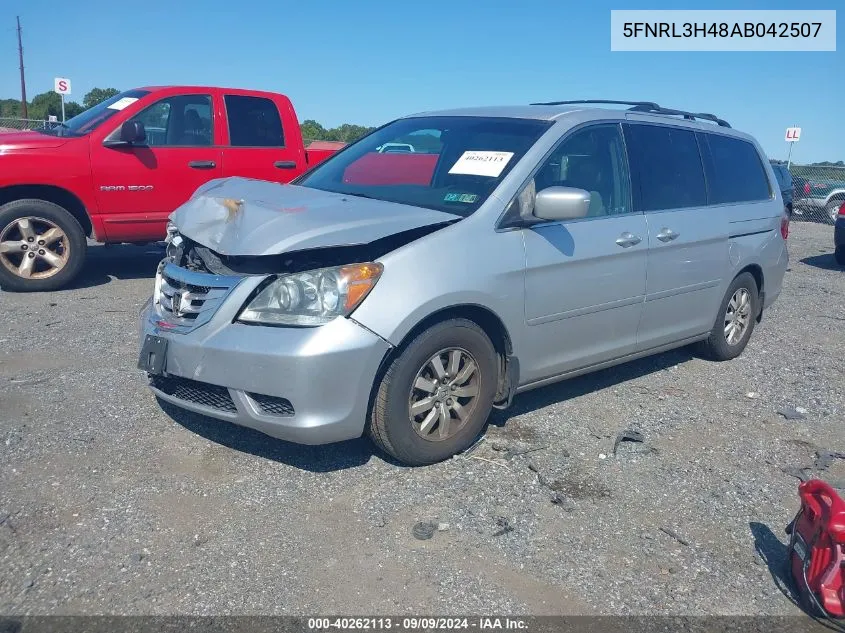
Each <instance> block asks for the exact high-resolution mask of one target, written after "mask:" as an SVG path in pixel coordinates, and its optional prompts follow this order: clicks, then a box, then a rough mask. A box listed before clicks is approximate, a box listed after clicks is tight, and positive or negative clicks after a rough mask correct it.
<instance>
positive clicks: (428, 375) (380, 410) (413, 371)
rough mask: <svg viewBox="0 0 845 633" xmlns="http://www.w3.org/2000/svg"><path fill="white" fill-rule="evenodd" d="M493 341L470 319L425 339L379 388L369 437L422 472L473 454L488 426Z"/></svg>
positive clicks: (447, 324) (438, 328)
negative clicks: (469, 450)
mask: <svg viewBox="0 0 845 633" xmlns="http://www.w3.org/2000/svg"><path fill="white" fill-rule="evenodd" d="M496 360H497V359H496V351H495V349H494V348H493V344H492V343H491V342H490V339H489V338H488V337H487V335H486V334H485V333H484V330H482V329H481V328H480V327H478V325H476V324H475V323H473V322H472V321H468V320H466V319H450V320H448V321H444V322H441V323H438V324H436V325H433V326H432V327H430V328H428V329H427V330H425V331H423V332H422V333H421V334H419V335H418V336H417V337H416V338H415V339H414V340H413V341H411V343H410V344H408V345H407V346H406V347H405V348H404V349H403V350H402V352H401V353H400V354H399V355H398V356H397V357H396V358H394V359H393V361H392V362H391V364H390V366H389V367H388V369H387V372H386V373H385V375H384V378H383V379H382V381H381V384H380V385H379V389H378V392H377V393H376V396H375V401H374V403H373V407H372V412H371V415H370V420H369V425H368V432H369V435H370V437H371V438H372V439H373V441H374V442H375V443H376V444H377V445H378V446H379V447H380V448H382V449H383V450H384V451H385V452H387V453H389V454H390V455H392V456H393V457H395V458H396V459H398V460H399V461H401V462H403V463H405V464H408V465H412V466H421V465H424V464H433V463H435V462H439V461H442V460H444V459H447V458H449V457H451V456H452V455H455V454H456V453H459V452H460V451H462V450H464V449H466V448H469V446H471V445H472V443H473V442H474V441H475V439H476V438H477V437H478V435H479V434H480V433H481V431H482V430H483V428H484V425H485V424H486V422H487V418H488V416H489V415H490V410H491V408H492V406H493V398H494V397H495V394H496V382H497V371H498V369H497V368H498V365H497V363H496Z"/></svg>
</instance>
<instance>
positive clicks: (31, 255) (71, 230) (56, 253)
mask: <svg viewBox="0 0 845 633" xmlns="http://www.w3.org/2000/svg"><path fill="white" fill-rule="evenodd" d="M87 246H88V245H87V242H86V240H85V232H84V231H83V230H82V227H81V226H80V225H79V222H78V221H77V220H76V218H74V217H73V216H72V215H71V214H70V213H68V212H67V211H65V209H63V208H62V207H60V206H58V205H56V204H53V203H52V202H47V201H45V200H34V199H27V200H15V201H14V202H9V203H8V204H5V205H3V206H2V207H0V287H2V288H3V289H4V290H7V291H14V292H34V291H45V290H57V289H58V288H61V287H62V286H64V285H65V284H67V283H68V282H69V281H70V280H71V279H73V278H74V277H76V275H77V274H78V273H79V271H80V270H81V269H82V265H83V264H84V262H85V254H86V250H87Z"/></svg>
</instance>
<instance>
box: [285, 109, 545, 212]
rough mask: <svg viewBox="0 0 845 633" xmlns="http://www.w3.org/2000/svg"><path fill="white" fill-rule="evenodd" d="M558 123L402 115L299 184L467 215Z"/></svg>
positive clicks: (326, 163)
mask: <svg viewBox="0 0 845 633" xmlns="http://www.w3.org/2000/svg"><path fill="white" fill-rule="evenodd" d="M550 126H551V123H550V122H549V121H540V120H534V119H512V118H502V117H460V116H457V117H446V116H444V117H437V116H432V117H415V118H409V119H399V120H398V121H394V122H393V123H389V124H388V125H386V126H384V127H383V128H381V129H378V130H376V131H375V132H373V133H372V134H369V135H368V136H365V137H364V138H362V139H361V140H359V141H357V142H356V143H353V144H352V145H350V146H348V147H346V148H344V149H343V150H342V151H340V152H338V153H337V154H335V155H333V156H332V157H330V158H329V159H328V160H326V161H325V162H323V163H321V164H320V165H318V166H317V167H316V168H315V169H314V170H313V171H312V172H310V173H308V174H306V175H305V176H303V177H302V178H300V179H298V180H296V181H294V182H295V184H297V185H301V186H305V187H311V188H314V189H321V190H323V191H333V192H336V193H343V194H347V195H353V196H361V197H364V198H375V199H378V200H385V201H389V202H398V203H400V204H407V205H413V206H419V207H426V208H429V209H435V210H438V211H446V212H447V213H453V214H455V215H459V216H463V217H466V216H468V215H470V214H472V213H473V212H474V211H475V210H476V209H478V207H480V206H481V205H482V204H483V203H484V201H485V200H487V198H488V197H489V195H490V194H491V193H492V192H493V190H494V189H495V188H496V187H497V186H498V185H499V183H500V182H501V181H502V179H503V178H504V177H505V176H506V175H507V174H508V173H509V172H510V170H511V169H512V168H513V166H514V165H516V163H517V162H519V160H520V159H521V158H522V157H523V155H524V154H525V152H527V151H528V149H529V148H530V147H531V146H532V145H534V143H535V142H536V141H537V139H539V138H540V136H542V134H543V133H544V132H545V131H546V130H548V129H549V127H550ZM409 146H410V147H409ZM391 150H399V151H391Z"/></svg>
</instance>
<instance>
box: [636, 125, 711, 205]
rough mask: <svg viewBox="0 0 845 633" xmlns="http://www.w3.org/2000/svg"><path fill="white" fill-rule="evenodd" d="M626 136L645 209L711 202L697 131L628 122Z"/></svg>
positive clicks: (638, 195)
mask: <svg viewBox="0 0 845 633" xmlns="http://www.w3.org/2000/svg"><path fill="white" fill-rule="evenodd" d="M625 138H626V140H627V141H628V149H629V152H630V156H631V165H632V169H633V174H634V176H635V179H634V182H635V186H636V189H637V191H636V194H637V197H638V199H639V201H640V205H641V208H642V210H643V211H660V210H663V209H684V208H688V207H700V206H704V205H706V204H707V193H706V190H705V186H704V170H703V168H702V166H701V155H700V154H699V150H698V142H697V141H696V138H695V132H693V131H692V130H686V129H681V128H676V127H669V126H665V125H643V124H632V125H626V129H625Z"/></svg>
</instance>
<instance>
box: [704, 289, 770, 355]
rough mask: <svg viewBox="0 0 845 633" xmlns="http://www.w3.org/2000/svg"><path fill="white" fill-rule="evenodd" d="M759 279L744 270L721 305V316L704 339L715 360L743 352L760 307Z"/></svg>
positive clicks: (705, 352) (705, 350)
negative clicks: (757, 280)
mask: <svg viewBox="0 0 845 633" xmlns="http://www.w3.org/2000/svg"><path fill="white" fill-rule="evenodd" d="M759 301H760V299H759V293H758V291H757V282H756V280H755V279H754V277H753V276H752V275H751V273H742V274H741V275H738V276H737V277H736V279H734V280H733V283H731V285H730V287H728V291H727V292H726V293H725V297H724V299H722V304H721V306H720V308H719V316H718V317H716V323H715V324H714V325H713V329H712V330H711V332H710V337H709V338H708V339H707V340H705V341H703V343H702V345H701V347H702V349H703V352H704V354H705V355H706V356H707V357H709V358H710V359H712V360H717V361H722V360H731V359H733V358H736V357H737V356H739V355H740V354H742V352H743V350H744V349H745V346H746V345H748V340H749V339H750V338H751V333H752V332H753V331H754V324H755V323H756V322H757V314H758V312H759V310H760V308H759V306H760V303H759Z"/></svg>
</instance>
